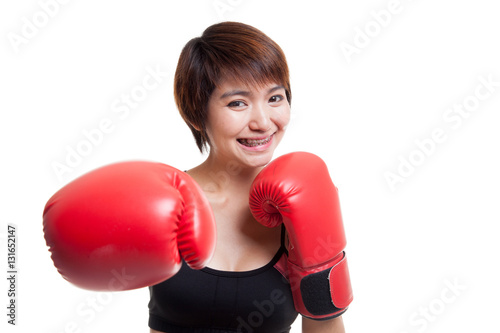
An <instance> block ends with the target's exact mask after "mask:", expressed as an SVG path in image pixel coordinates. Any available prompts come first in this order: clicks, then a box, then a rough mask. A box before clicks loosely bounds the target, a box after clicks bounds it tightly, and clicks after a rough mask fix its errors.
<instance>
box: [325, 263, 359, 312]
mask: <svg viewBox="0 0 500 333" xmlns="http://www.w3.org/2000/svg"><path fill="white" fill-rule="evenodd" d="M328 280H329V281H330V294H331V296H332V301H333V305H335V306H336V307H337V308H346V307H347V306H348V305H349V304H350V303H351V302H352V299H353V296H352V287H351V278H350V277H349V268H348V267H347V258H346V257H345V256H344V257H343V258H342V260H341V261H340V262H339V263H338V264H336V265H335V266H333V267H332V269H331V270H330V274H329V276H328Z"/></svg>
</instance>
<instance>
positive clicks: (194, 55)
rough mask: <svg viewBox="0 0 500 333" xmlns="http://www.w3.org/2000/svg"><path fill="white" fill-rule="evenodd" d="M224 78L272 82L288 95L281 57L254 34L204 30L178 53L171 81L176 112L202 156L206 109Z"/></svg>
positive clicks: (222, 26)
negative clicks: (172, 80)
mask: <svg viewBox="0 0 500 333" xmlns="http://www.w3.org/2000/svg"><path fill="white" fill-rule="evenodd" d="M226 77H231V78H234V79H236V80H239V81H242V82H249V83H250V84H257V85H264V84H266V83H269V82H276V83H278V84H281V85H283V87H284V88H285V93H286V97H287V100H288V103H291V100H292V92H291V89H290V77H289V72H288V65H287V62H286V58H285V54H284V53H283V51H282V50H281V48H280V47H279V45H278V44H276V43H275V42H274V41H273V40H272V39H271V38H269V37H268V36H267V35H265V34H264V33H263V32H261V31H260V30H258V29H256V28H254V27H252V26H249V25H247V24H243V23H239V22H222V23H217V24H214V25H212V26H210V27H208V28H207V29H206V30H205V31H204V32H203V34H202V35H201V37H196V38H193V39H191V40H190V41H189V42H188V43H187V44H186V45H185V46H184V48H183V49H182V52H181V55H180V57H179V62H178V64H177V69H176V72H175V78H174V97H175V102H176V104H177V108H178V109H179V112H180V114H181V116H182V118H183V119H184V121H185V122H186V123H187V125H188V126H189V128H190V129H191V132H192V133H193V136H194V138H195V140H196V145H197V146H198V148H199V149H200V152H203V150H204V149H206V148H207V145H208V144H210V141H209V139H208V136H207V133H206V127H205V122H206V118H207V105H208V101H209V99H210V96H211V95H212V92H213V91H214V89H215V87H217V85H218V84H220V83H221V80H223V79H224V78H226Z"/></svg>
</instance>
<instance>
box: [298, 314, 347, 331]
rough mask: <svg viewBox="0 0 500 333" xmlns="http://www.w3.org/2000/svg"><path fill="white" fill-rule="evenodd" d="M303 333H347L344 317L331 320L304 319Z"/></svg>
mask: <svg viewBox="0 0 500 333" xmlns="http://www.w3.org/2000/svg"><path fill="white" fill-rule="evenodd" d="M302 333H345V329H344V322H343V321H342V316H339V317H336V318H333V319H329V320H312V319H309V318H305V317H302Z"/></svg>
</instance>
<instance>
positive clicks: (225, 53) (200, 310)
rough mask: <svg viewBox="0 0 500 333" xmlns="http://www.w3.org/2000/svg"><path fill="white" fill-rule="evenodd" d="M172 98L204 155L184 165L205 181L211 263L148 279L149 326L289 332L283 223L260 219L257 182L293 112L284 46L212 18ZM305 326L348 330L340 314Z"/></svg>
mask: <svg viewBox="0 0 500 333" xmlns="http://www.w3.org/2000/svg"><path fill="white" fill-rule="evenodd" d="M174 94H175V99H176V103H177V106H178V108H179V111H180V113H181V115H182V117H183V119H184V120H185V121H186V123H187V125H188V126H189V128H190V129H191V131H192V133H193V136H194V138H195V140H196V144H197V145H198V148H199V149H200V151H201V152H203V151H204V150H205V149H208V157H207V159H206V160H205V161H204V162H203V163H202V164H200V165H198V166H196V167H194V168H192V169H190V170H188V171H187V173H188V174H189V175H190V176H191V177H192V178H193V179H194V180H195V181H196V182H197V183H198V184H199V185H200V187H201V188H202V189H203V191H204V193H205V195H206V197H207V198H208V200H209V202H210V204H211V206H212V209H213V212H214V215H215V220H216V226H217V243H216V248H215V253H214V256H213V258H212V259H211V261H210V262H209V264H208V267H206V268H204V269H202V270H201V271H195V270H192V269H190V268H188V267H187V266H186V264H183V266H182V268H181V270H180V272H179V273H177V274H176V275H175V276H174V277H172V278H171V279H169V280H167V281H165V282H163V283H160V284H158V285H155V286H153V287H150V292H151V300H150V303H149V309H150V319H149V326H150V328H151V332H168V333H176V332H235V331H236V332H273V333H276V332H288V331H289V330H290V325H291V324H292V323H293V321H294V320H295V319H296V317H297V312H296V311H295V309H294V306H293V299H292V293H291V290H290V285H289V284H288V282H287V281H286V280H285V279H284V278H283V276H282V275H281V273H280V271H279V265H280V261H281V259H283V258H284V256H285V253H286V248H285V246H284V237H285V235H284V234H283V230H282V229H281V228H279V227H278V228H266V227H264V226H262V225H261V224H259V223H258V222H256V221H255V219H254V218H253V216H252V214H251V213H250V209H249V206H248V195H249V190H250V185H251V183H252V181H253V180H254V178H255V176H256V175H257V174H258V173H259V172H260V171H261V170H262V168H263V167H264V166H265V165H266V164H267V163H269V162H270V161H271V159H272V156H273V152H274V150H275V149H276V147H277V146H278V144H279V143H280V141H281V139H282V138H283V135H284V133H285V129H286V126H287V125H288V123H289V120H290V101H291V90H290V82H289V73H288V66H287V63H286V59H285V56H284V54H283V51H282V50H281V48H280V47H279V46H278V45H277V44H276V43H275V42H273V41H272V40H271V39H270V38H269V37H267V36H266V35H265V34H263V33H262V32H260V31H259V30H257V29H255V28H253V27H251V26H248V25H245V24H242V23H236V22H223V23H219V24H215V25H213V26H210V27H209V28H207V29H206V30H205V32H204V33H203V35H202V36H201V37H199V38H194V39H192V40H191V41H189V42H188V43H187V44H186V46H185V47H184V49H183V50H182V53H181V55H180V59H179V63H178V66H177V71H176V74H175V91H174ZM302 327H303V332H306V333H314V332H344V328H343V323H342V319H341V316H339V317H336V318H334V319H329V320H322V321H315V320H312V319H308V318H305V317H304V318H303V325H302Z"/></svg>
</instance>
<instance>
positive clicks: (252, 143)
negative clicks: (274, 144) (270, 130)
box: [237, 134, 273, 147]
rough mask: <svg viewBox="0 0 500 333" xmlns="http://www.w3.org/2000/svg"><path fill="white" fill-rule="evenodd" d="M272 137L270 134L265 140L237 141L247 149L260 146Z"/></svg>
mask: <svg viewBox="0 0 500 333" xmlns="http://www.w3.org/2000/svg"><path fill="white" fill-rule="evenodd" d="M272 137H273V135H272V134H271V135H270V136H268V137H267V138H264V139H260V140H254V139H237V140H238V142H239V143H241V144H242V145H244V146H247V147H257V146H262V145H265V144H266V143H268V142H269V141H271V138H272Z"/></svg>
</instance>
